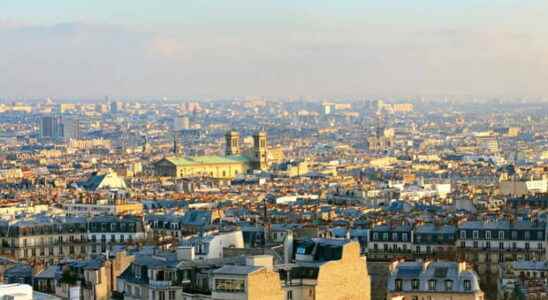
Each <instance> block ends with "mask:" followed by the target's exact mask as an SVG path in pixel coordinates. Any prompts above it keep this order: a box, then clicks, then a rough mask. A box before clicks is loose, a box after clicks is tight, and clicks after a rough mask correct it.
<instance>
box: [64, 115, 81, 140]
mask: <svg viewBox="0 0 548 300" xmlns="http://www.w3.org/2000/svg"><path fill="white" fill-rule="evenodd" d="M61 137H62V138H64V139H65V141H69V140H78V139H80V120H79V119H78V118H76V117H63V119H62V123H61Z"/></svg>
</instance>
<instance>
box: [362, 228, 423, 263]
mask: <svg viewBox="0 0 548 300" xmlns="http://www.w3.org/2000/svg"><path fill="white" fill-rule="evenodd" d="M369 237H370V240H369V244H368V249H367V251H368V252H367V253H368V256H369V257H370V258H371V259H373V258H375V259H378V260H391V259H393V258H395V257H412V246H413V241H412V237H413V227H412V226H411V225H409V224H398V225H392V224H381V225H377V226H375V227H373V228H371V231H370V234H369Z"/></svg>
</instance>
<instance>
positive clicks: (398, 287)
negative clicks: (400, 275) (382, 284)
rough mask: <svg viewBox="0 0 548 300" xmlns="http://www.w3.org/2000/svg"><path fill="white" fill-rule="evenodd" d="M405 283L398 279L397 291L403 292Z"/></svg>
mask: <svg viewBox="0 0 548 300" xmlns="http://www.w3.org/2000/svg"><path fill="white" fill-rule="evenodd" d="M402 285H403V281H402V280H401V279H396V291H401V290H402Z"/></svg>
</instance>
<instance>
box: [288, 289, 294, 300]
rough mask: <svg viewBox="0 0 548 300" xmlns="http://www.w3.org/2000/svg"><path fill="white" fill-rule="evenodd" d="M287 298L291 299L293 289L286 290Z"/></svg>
mask: <svg viewBox="0 0 548 300" xmlns="http://www.w3.org/2000/svg"><path fill="white" fill-rule="evenodd" d="M287 300H293V291H287Z"/></svg>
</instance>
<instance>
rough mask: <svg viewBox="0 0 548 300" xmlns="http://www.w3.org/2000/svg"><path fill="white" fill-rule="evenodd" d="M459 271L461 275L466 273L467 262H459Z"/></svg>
mask: <svg viewBox="0 0 548 300" xmlns="http://www.w3.org/2000/svg"><path fill="white" fill-rule="evenodd" d="M458 267H459V268H458V271H459V273H461V272H464V271H466V262H465V261H459V265H458Z"/></svg>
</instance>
